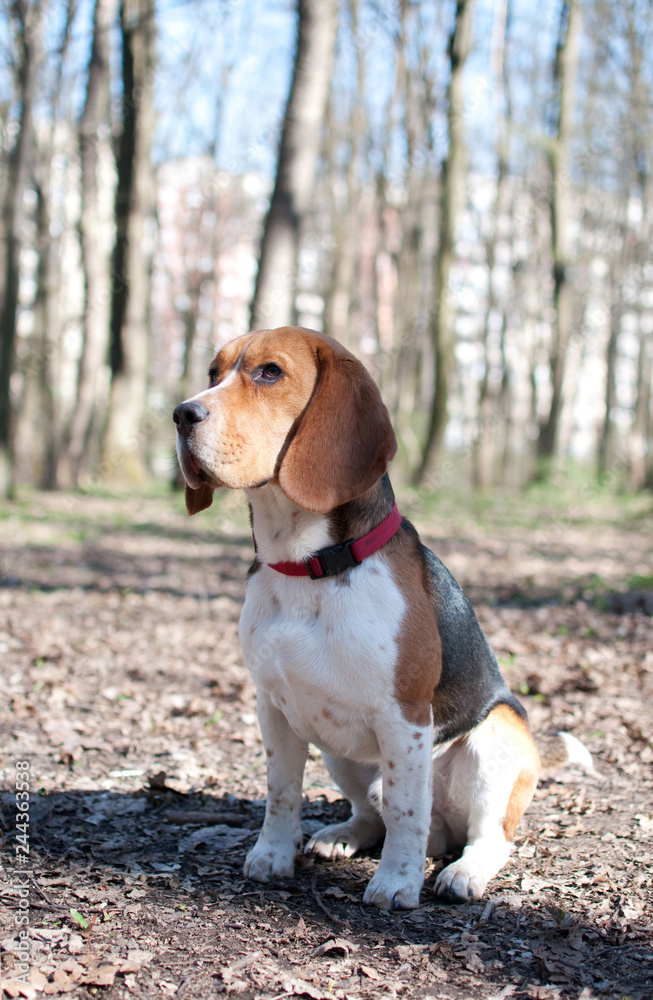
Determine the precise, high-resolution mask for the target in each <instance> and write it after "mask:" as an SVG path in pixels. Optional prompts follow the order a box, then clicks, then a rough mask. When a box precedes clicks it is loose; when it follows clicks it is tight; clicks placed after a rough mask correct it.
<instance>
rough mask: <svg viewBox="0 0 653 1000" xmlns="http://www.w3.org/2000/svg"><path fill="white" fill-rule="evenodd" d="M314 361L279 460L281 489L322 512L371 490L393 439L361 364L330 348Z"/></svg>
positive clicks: (321, 348) (375, 390) (393, 449)
mask: <svg viewBox="0 0 653 1000" xmlns="http://www.w3.org/2000/svg"><path fill="white" fill-rule="evenodd" d="M317 357H318V376H317V383H316V386H315V390H314V392H313V395H312V396H311V399H310V401H309V403H308V405H307V407H306V409H305V410H304V413H303V415H302V417H301V420H300V423H299V427H298V428H297V431H296V432H295V435H294V437H293V438H292V440H291V441H290V444H289V445H288V448H287V450H286V452H285V454H284V456H283V458H282V460H281V466H280V469H279V485H280V486H281V489H282V490H283V492H284V493H285V495H286V496H287V497H288V499H289V500H292V501H293V503H296V504H297V505H298V506H299V507H303V508H304V509H305V510H311V511H316V512H318V513H326V512H327V511H329V510H333V508H334V507H338V506H340V504H343V503H347V501H349V500H353V499H354V497H357V496H360V495H361V493H364V492H365V491H366V490H368V489H369V488H370V486H373V484H374V483H375V482H376V481H377V479H379V478H380V477H381V476H382V475H383V473H384V472H385V470H386V468H387V465H388V462H389V461H390V459H391V458H393V456H394V454H395V452H396V450H397V439H396V438H395V433H394V431H393V429H392V424H391V423H390V416H389V414H388V411H387V409H386V407H385V405H384V403H383V400H382V399H381V393H380V392H379V390H378V388H377V386H376V385H375V383H374V381H373V379H372V377H371V376H370V374H369V373H368V371H367V369H366V368H365V366H364V365H362V364H361V362H360V361H358V360H357V359H356V358H355V357H354V356H353V355H351V354H349V353H348V352H345V351H344V350H343V353H342V354H340V353H336V352H335V351H334V349H333V348H332V347H331V346H330V345H328V344H320V345H319V346H318V348H317Z"/></svg>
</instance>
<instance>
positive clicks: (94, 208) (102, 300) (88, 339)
mask: <svg viewBox="0 0 653 1000" xmlns="http://www.w3.org/2000/svg"><path fill="white" fill-rule="evenodd" d="M116 12H117V0H96V3H95V13H94V20H93V43H92V48H91V57H90V60H89V67H88V80H87V84H86V102H85V105H84V112H83V115H82V120H81V122H80V126H79V154H80V163H81V201H82V210H81V217H80V222H79V233H80V241H81V249H82V266H83V268H84V322H83V338H84V339H83V343H82V353H81V356H80V359H79V368H78V373H77V398H76V403H75V407H74V410H73V414H72V419H71V423H70V430H69V439H68V447H67V451H66V455H65V457H64V461H63V463H62V479H63V481H64V482H65V483H67V485H69V486H72V485H75V484H76V483H77V480H78V478H79V473H80V468H81V465H82V461H83V459H84V456H85V453H86V451H87V446H88V443H89V436H90V433H91V427H92V425H93V423H94V424H95V431H96V433H99V430H100V427H99V426H98V425H100V424H101V421H102V419H103V418H104V415H105V407H106V384H107V378H106V364H107V361H108V358H107V352H108V343H109V322H110V312H111V278H110V274H111V241H112V238H113V221H112V215H113V205H112V200H113V191H112V187H111V163H112V161H113V153H112V148H111V66H110V33H111V28H112V26H113V23H114V20H115V16H116Z"/></svg>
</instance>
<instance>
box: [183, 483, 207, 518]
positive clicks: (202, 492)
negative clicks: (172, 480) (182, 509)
mask: <svg viewBox="0 0 653 1000" xmlns="http://www.w3.org/2000/svg"><path fill="white" fill-rule="evenodd" d="M212 503H213V488H212V487H211V486H207V484H206V483H202V485H201V486H200V487H199V488H198V489H196V490H192V489H191V488H190V486H188V485H186V510H187V511H188V513H189V514H199V512H200V511H201V510H206V508H207V507H210V506H211V504H212Z"/></svg>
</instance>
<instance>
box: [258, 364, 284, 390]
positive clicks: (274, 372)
mask: <svg viewBox="0 0 653 1000" xmlns="http://www.w3.org/2000/svg"><path fill="white" fill-rule="evenodd" d="M282 375H283V369H282V368H280V367H279V365H276V364H275V363H274V361H270V362H269V363H268V364H266V365H259V367H258V368H255V369H254V371H253V372H252V378H253V379H254V381H255V382H268V383H270V384H271V383H272V382H278V381H279V379H280V378H281V376H282Z"/></svg>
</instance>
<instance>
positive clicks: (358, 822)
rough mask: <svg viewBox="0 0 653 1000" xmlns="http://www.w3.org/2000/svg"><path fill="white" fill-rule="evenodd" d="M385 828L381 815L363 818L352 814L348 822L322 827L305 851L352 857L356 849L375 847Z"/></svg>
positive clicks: (362, 849) (327, 856)
mask: <svg viewBox="0 0 653 1000" xmlns="http://www.w3.org/2000/svg"><path fill="white" fill-rule="evenodd" d="M384 829H385V828H384V826H383V821H382V820H381V818H380V817H376V816H374V817H372V818H370V819H363V818H361V817H360V816H359V817H354V816H352V817H351V819H348V820H347V822H346V823H333V824H332V825H331V826H324V827H322V829H321V830H318V831H317V833H314V834H313V836H312V837H311V839H310V840H309V842H308V844H307V845H306V848H305V851H306V853H307V854H311V853H312V854H319V855H320V856H321V857H323V858H351V857H352V856H353V855H354V854H355V853H356V851H364V850H365V848H366V847H374V845H375V844H377V843H378V842H379V840H380V839H381V837H382V836H383V831H384Z"/></svg>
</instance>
